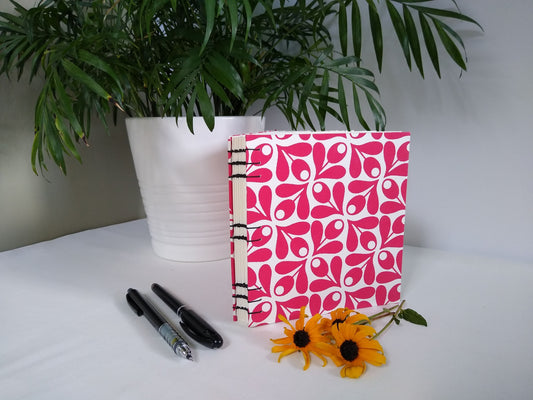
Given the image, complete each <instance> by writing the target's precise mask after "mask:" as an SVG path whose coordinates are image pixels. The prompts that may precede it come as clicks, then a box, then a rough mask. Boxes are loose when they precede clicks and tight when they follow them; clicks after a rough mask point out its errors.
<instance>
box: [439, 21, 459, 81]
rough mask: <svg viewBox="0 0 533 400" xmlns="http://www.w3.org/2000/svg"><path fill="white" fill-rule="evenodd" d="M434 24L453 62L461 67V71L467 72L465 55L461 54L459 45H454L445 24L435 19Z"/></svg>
mask: <svg viewBox="0 0 533 400" xmlns="http://www.w3.org/2000/svg"><path fill="white" fill-rule="evenodd" d="M433 24H434V26H435V28H436V29H437V33H438V34H439V37H440V40H441V41H442V44H443V45H444V48H445V49H446V51H447V52H448V54H449V55H450V57H451V58H452V60H453V61H455V63H456V64H457V65H459V66H460V67H461V69H463V70H465V71H466V61H465V60H464V59H463V55H462V54H461V51H460V50H459V48H458V47H457V45H456V44H455V43H454V41H453V40H452V39H451V37H450V36H449V35H448V33H447V32H446V30H445V29H444V27H443V25H444V24H443V23H442V22H441V21H439V20H437V19H434V18H433Z"/></svg>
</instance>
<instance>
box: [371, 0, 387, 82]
mask: <svg viewBox="0 0 533 400" xmlns="http://www.w3.org/2000/svg"><path fill="white" fill-rule="evenodd" d="M368 14H369V17H370V28H371V30H372V40H373V42H374V52H375V53H376V61H377V62H378V68H379V71H380V72H381V66H382V64H383V33H382V31H381V20H380V18H379V13H378V11H377V9H376V5H375V4H374V1H373V0H368Z"/></svg>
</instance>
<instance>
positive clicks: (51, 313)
mask: <svg viewBox="0 0 533 400" xmlns="http://www.w3.org/2000/svg"><path fill="white" fill-rule="evenodd" d="M153 282H158V283H160V284H161V285H163V286H165V287H167V288H168V289H170V290H171V291H172V292H174V293H176V294H178V295H179V297H181V298H182V300H184V301H186V302H187V303H189V304H190V305H191V306H192V307H193V308H195V309H196V311H197V312H199V313H200V314H202V315H203V316H204V317H206V319H208V320H209V321H210V322H211V324H212V325H213V326H214V327H216V328H217V329H218V330H219V331H220V332H221V334H222V335H223V337H224V339H225V344H224V346H223V347H222V348H221V349H218V350H210V349H207V348H204V347H201V346H200V345H194V344H193V351H194V355H195V358H196V360H195V361H194V362H190V361H186V360H183V359H180V358H178V357H177V356H176V355H175V354H174V353H172V351H171V349H170V348H169V347H168V346H167V344H166V343H165V342H164V341H163V340H162V339H161V338H160V337H159V335H158V334H157V332H156V331H155V330H154V329H153V328H152V326H151V325H150V324H149V323H148V322H147V321H146V319H144V318H138V317H136V316H135V315H134V313H133V312H132V311H131V309H130V308H129V306H128V305H127V303H126V301H125V293H126V290H127V289H128V288H129V287H134V288H137V289H138V290H139V291H141V292H142V293H145V294H147V295H148V296H149V298H150V299H151V300H152V301H153V303H155V304H156V305H157V306H158V308H159V309H160V310H161V311H163V312H164V313H165V314H166V315H167V316H168V317H169V319H171V320H172V321H173V322H176V321H177V319H176V318H174V317H172V314H171V313H170V312H169V310H168V309H165V306H164V304H163V303H162V302H161V301H159V299H158V298H157V297H156V296H155V295H154V294H153V293H151V292H150V285H151V284H152V283H153ZM402 293H403V298H405V299H406V300H407V304H406V305H407V306H408V307H411V308H414V309H415V310H417V311H419V312H420V313H421V314H423V315H424V316H425V317H426V319H427V320H428V323H429V326H428V327H427V328H424V327H419V326H415V325H411V324H407V323H405V322H404V323H402V324H401V325H400V326H393V327H392V328H391V329H390V330H388V331H387V332H386V333H385V334H384V335H383V336H382V337H381V339H380V342H381V344H382V345H383V347H384V351H385V355H386V356H387V364H386V365H385V366H383V367H380V368H378V367H373V366H369V368H368V369H367V372H366V373H365V374H364V375H363V376H362V377H361V378H360V379H358V380H352V379H343V378H341V377H340V376H339V368H337V367H335V366H334V364H333V363H332V362H330V363H329V364H328V365H327V366H326V367H325V368H322V367H321V363H320V361H319V360H318V359H316V358H315V359H314V362H313V364H312V365H311V367H310V368H309V369H308V370H307V371H303V370H302V366H303V359H302V357H301V356H300V355H299V354H295V355H292V356H289V357H285V358H284V359H283V360H282V362H281V363H280V364H278V363H277V355H276V354H272V353H271V352H270V349H271V346H272V343H271V342H270V340H269V339H270V338H276V337H281V336H282V332H283V324H275V325H269V326H264V327H258V328H247V327H244V326H242V325H239V324H237V323H235V322H233V321H232V317H231V316H232V313H231V304H232V302H231V284H230V273H229V261H228V260H225V261H219V262H211V263H205V264H182V263H177V262H172V261H168V260H164V259H161V258H158V257H157V256H155V255H154V253H153V252H152V250H151V245H150V240H149V234H148V228H147V225H146V221H145V220H139V221H133V222H128V223H125V224H119V225H113V226H110V227H106V228H100V229H95V230H90V231H86V232H81V233H78V234H74V235H70V236H65V237H62V238H59V239H56V240H53V241H49V242H43V243H38V244H35V245H32V246H28V247H24V248H20V249H16V250H12V251H7V252H3V253H0V321H1V324H0V399H2V400H11V399H54V400H61V399H69V400H75V399H91V400H94V399H113V400H118V399H129V400H131V399H156V398H157V399H181V398H183V399H185V398H191V399H210V398H213V399H239V398H246V399H299V398H311V399H329V398H331V399H340V398H359V399H365V398H366V399H385V398H386V399H424V400H427V399H531V398H533V339H532V338H533V309H532V307H533V265H532V264H519V263H516V262H508V261H505V260H492V259H484V258H480V257H474V256H468V255H460V254H452V253H446V252H441V251H435V250H429V249H421V248H414V247H407V248H406V251H405V255H404V276H403V291H402Z"/></svg>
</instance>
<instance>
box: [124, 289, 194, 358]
mask: <svg viewBox="0 0 533 400" xmlns="http://www.w3.org/2000/svg"><path fill="white" fill-rule="evenodd" d="M126 300H127V301H128V304H129V305H130V306H131V308H132V309H133V311H135V313H136V314H137V316H139V317H140V316H142V315H144V316H145V317H146V319H147V320H148V321H150V323H151V324H152V326H153V327H154V328H155V330H156V331H158V332H159V334H160V335H161V337H162V338H163V339H165V341H166V342H167V343H168V345H169V346H170V347H171V348H172V350H174V353H176V354H177V355H178V356H181V357H183V358H186V359H187V360H192V354H191V349H190V347H189V345H188V344H187V342H186V341H185V340H184V339H183V338H182V337H181V336H180V335H179V334H178V333H177V332H176V331H175V330H174V329H173V328H172V327H171V326H170V324H169V323H168V322H167V321H165V319H164V318H163V317H162V316H161V315H160V314H159V313H158V312H157V311H156V310H155V309H154V308H153V307H152V306H150V304H148V303H147V302H146V301H145V300H144V299H143V297H142V296H141V294H140V293H139V292H138V291H137V290H135V289H128V293H127V294H126Z"/></svg>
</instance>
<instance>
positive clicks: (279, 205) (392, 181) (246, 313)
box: [229, 132, 410, 326]
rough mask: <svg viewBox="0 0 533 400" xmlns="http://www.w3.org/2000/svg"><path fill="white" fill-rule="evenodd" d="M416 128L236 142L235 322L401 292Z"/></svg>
mask: <svg viewBox="0 0 533 400" xmlns="http://www.w3.org/2000/svg"><path fill="white" fill-rule="evenodd" d="M409 138H410V135H409V133H408V132H313V133H310V132H300V133H296V132H271V133H264V134H248V135H236V136H233V137H232V138H230V140H229V175H230V180H229V182H230V222H231V232H230V235H231V238H232V240H231V257H232V258H231V266H232V283H233V297H234V302H233V303H234V304H233V308H234V319H235V320H238V321H245V322H246V323H247V324H248V325H249V326H257V325H262V324H267V323H272V322H276V321H277V320H278V315H280V314H281V315H283V316H285V317H286V318H288V319H295V318H298V316H299V310H300V307H302V306H307V307H308V308H307V312H308V313H309V314H310V315H313V314H316V313H328V312H330V311H332V310H334V309H335V308H338V307H349V308H351V309H358V308H365V307H372V306H381V305H385V304H387V303H390V302H397V301H398V300H399V299H400V284H401V271H402V249H403V237H404V218H405V204H406V191H407V169H408V168H407V166H408V158H409Z"/></svg>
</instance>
